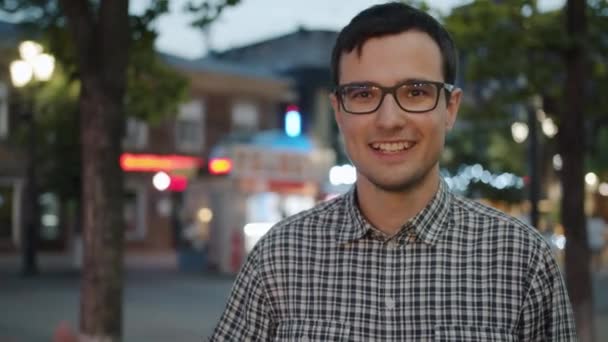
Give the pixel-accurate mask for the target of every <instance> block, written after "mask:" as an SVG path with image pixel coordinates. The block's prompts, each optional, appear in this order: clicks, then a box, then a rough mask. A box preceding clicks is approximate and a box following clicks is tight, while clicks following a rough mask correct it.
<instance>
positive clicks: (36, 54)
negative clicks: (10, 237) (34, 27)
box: [10, 41, 55, 275]
mask: <svg viewBox="0 0 608 342" xmlns="http://www.w3.org/2000/svg"><path fill="white" fill-rule="evenodd" d="M19 55H20V57H21V59H18V60H15V61H13V62H12V63H11V65H10V74H11V81H12V83H13V86H14V87H15V88H25V87H26V86H28V85H33V84H36V83H39V82H44V81H48V80H49V79H50V78H51V76H52V75H53V70H54V68H55V59H54V58H53V56H51V55H49V54H46V53H43V49H42V46H41V45H40V44H38V43H35V42H33V41H24V42H22V43H21V44H19ZM23 93H24V94H23V96H24V100H23V101H22V104H21V106H20V107H21V111H22V113H21V114H22V115H23V119H24V121H25V123H26V126H27V129H28V138H27V157H26V158H27V159H26V174H25V186H24V190H23V196H22V201H21V232H22V233H21V239H20V242H21V252H22V254H23V264H22V272H23V274H24V275H33V274H36V273H38V264H37V260H36V249H37V242H38V227H39V217H40V215H39V205H38V186H37V182H36V134H37V133H36V130H37V129H36V118H35V113H34V105H33V102H34V101H33V99H31V98H30V97H29V96H28V95H29V94H28V91H27V89H24V91H23Z"/></svg>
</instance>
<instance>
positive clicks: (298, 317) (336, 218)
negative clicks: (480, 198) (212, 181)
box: [211, 3, 576, 341]
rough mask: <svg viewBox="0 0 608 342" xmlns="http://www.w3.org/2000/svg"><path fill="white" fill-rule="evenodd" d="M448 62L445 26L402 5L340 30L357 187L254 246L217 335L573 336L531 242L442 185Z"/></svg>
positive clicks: (339, 86) (337, 64)
mask: <svg viewBox="0 0 608 342" xmlns="http://www.w3.org/2000/svg"><path fill="white" fill-rule="evenodd" d="M456 64H457V62H456V51H455V47H454V44H453V42H452V40H451V38H450V36H449V35H448V33H447V32H446V31H445V29H444V28H443V27H441V25H440V24H439V23H437V22H436V21H435V20H434V19H433V18H432V17H430V16H429V15H427V14H425V13H423V12H420V11H418V10H416V9H413V8H411V7H409V6H406V5H403V4H400V3H388V4H383V5H377V6H374V7H371V8H369V9H367V10H365V11H363V12H361V13H360V14H359V15H357V16H356V17H355V18H354V19H353V20H352V21H351V22H350V23H349V24H348V25H347V26H346V27H345V28H344V29H343V30H342V31H341V32H340V34H339V36H338V38H337V41H336V45H335V47H334V51H333V57H332V68H333V78H334V82H335V84H336V89H335V92H333V93H332V94H331V95H330V100H331V104H332V106H333V109H334V112H335V117H336V120H337V122H338V125H339V127H340V130H341V132H342V135H343V137H344V142H345V146H346V150H347V153H348V155H349V157H350V159H351V160H352V162H353V164H354V165H355V167H356V168H357V182H356V185H355V187H354V188H353V189H352V191H351V192H349V193H348V194H346V195H344V196H342V197H339V198H337V199H334V200H332V201H329V202H326V203H323V204H321V205H319V206H317V207H316V208H313V209H312V210H309V211H306V212H303V213H301V214H298V215H295V216H292V217H290V218H287V219H286V220H284V221H282V222H280V223H279V224H277V226H275V227H274V228H273V229H272V230H271V231H270V232H269V233H268V234H267V235H266V236H265V237H264V238H262V239H261V240H260V242H259V243H258V244H257V245H256V246H255V248H254V249H253V251H252V252H251V254H250V255H249V257H248V260H247V262H246V264H245V265H244V267H243V269H242V270H241V272H240V274H239V275H238V277H237V280H236V283H235V285H234V288H233V290H232V294H231V296H230V299H229V301H228V305H227V308H226V311H225V312H224V314H223V316H222V318H221V320H220V322H219V325H218V326H217V327H216V329H215V332H214V334H213V336H212V337H211V340H212V341H275V340H279V341H292V340H300V341H338V340H344V341H427V340H433V341H575V340H576V336H575V331H574V326H573V320H572V313H571V309H570V306H569V300H568V297H567V294H566V290H565V288H564V284H563V281H562V277H561V275H560V273H559V270H558V266H557V264H556V263H555V261H554V259H553V257H552V255H551V251H550V249H549V247H548V245H547V244H546V242H545V241H544V240H543V238H542V237H541V235H539V234H538V233H537V232H536V230H535V229H534V228H532V227H529V226H527V225H525V224H523V223H521V222H520V221H517V220H515V219H513V218H510V217H508V216H507V215H505V214H503V213H500V212H498V211H496V210H493V209H491V208H488V207H485V206H482V205H481V204H478V203H476V202H473V201H469V200H466V199H463V198H459V197H456V196H455V195H453V194H451V193H450V191H449V189H448V188H447V186H446V184H445V183H444V182H443V181H442V180H441V178H440V175H439V165H438V161H439V158H440V154H441V152H442V149H443V146H444V141H445V136H446V134H447V132H448V131H449V130H450V129H451V128H452V127H453V125H454V121H455V120H456V114H457V111H458V107H459V104H460V101H461V98H462V92H461V90H459V89H457V88H455V87H454V86H453V84H454V78H455V75H456Z"/></svg>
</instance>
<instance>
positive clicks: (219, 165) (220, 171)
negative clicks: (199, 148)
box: [209, 158, 232, 175]
mask: <svg viewBox="0 0 608 342" xmlns="http://www.w3.org/2000/svg"><path fill="white" fill-rule="evenodd" d="M231 170H232V160H230V159H228V158H213V159H211V161H210V162H209V172H210V173H211V174H212V175H226V174H229V173H230V171H231Z"/></svg>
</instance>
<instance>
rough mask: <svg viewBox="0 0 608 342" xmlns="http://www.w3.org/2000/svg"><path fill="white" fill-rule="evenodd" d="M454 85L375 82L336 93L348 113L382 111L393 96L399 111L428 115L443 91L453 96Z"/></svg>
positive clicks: (418, 82) (346, 88) (342, 88)
mask: <svg viewBox="0 0 608 342" xmlns="http://www.w3.org/2000/svg"><path fill="white" fill-rule="evenodd" d="M455 88H456V87H455V86H454V85H453V84H448V83H443V82H433V81H417V80H415V81H405V82H402V83H399V84H396V85H394V86H392V87H383V86H381V85H379V84H376V83H371V82H366V83H349V84H343V85H341V86H338V87H336V88H335V89H334V93H335V94H336V96H337V97H338V101H339V102H340V105H341V106H342V109H344V111H345V112H347V113H351V114H371V113H373V112H375V111H377V110H378V108H380V105H381V104H382V101H383V100H384V97H385V95H386V94H391V95H393V98H394V99H395V101H396V102H397V104H398V105H399V108H401V109H403V110H404V111H406V112H410V113H424V112H429V111H431V110H433V109H435V107H437V103H438V102H439V95H440V94H441V89H445V90H446V91H447V92H448V93H451V92H452V91H453V90H454V89H455Z"/></svg>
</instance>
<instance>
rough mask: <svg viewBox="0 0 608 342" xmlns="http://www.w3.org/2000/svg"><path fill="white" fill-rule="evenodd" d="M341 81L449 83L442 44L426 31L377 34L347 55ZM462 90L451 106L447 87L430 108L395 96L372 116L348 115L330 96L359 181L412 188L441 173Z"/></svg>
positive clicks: (394, 188)
mask: <svg viewBox="0 0 608 342" xmlns="http://www.w3.org/2000/svg"><path fill="white" fill-rule="evenodd" d="M339 75H340V84H341V85H343V84H350V83H366V82H373V83H377V84H379V85H382V86H385V87H389V86H393V85H395V84H397V83H400V82H403V81H407V80H426V81H438V82H444V78H443V73H442V58H441V52H440V50H439V46H438V45H437V44H436V43H435V41H434V40H433V39H432V38H431V37H430V36H429V35H427V34H426V33H422V32H419V31H406V32H404V33H400V34H395V35H389V36H383V37H378V38H372V39H370V40H368V41H367V42H366V43H365V44H364V45H363V48H362V50H361V55H359V54H358V53H357V50H356V49H355V50H353V51H352V52H350V53H343V54H342V57H341V60H340V69H339ZM460 97H461V92H460V90H455V91H454V92H453V93H452V96H451V98H450V101H449V102H448V103H447V104H446V100H445V91H444V90H441V95H440V97H439V101H438V103H437V107H436V108H435V109H433V110H431V111H429V112H424V113H408V112H406V111H404V110H403V109H401V108H400V107H399V105H398V104H397V103H396V102H395V99H394V98H393V96H391V95H386V96H385V98H384V100H383V102H382V105H381V106H380V107H379V108H378V109H377V110H376V111H375V112H373V113H371V114H362V115H355V114H350V113H347V112H345V111H344V110H343V108H342V107H341V106H340V105H339V102H338V98H337V97H336V95H335V94H332V95H331V96H330V99H331V103H332V107H333V109H334V112H335V116H336V121H337V122H338V126H339V127H340V130H341V132H342V134H343V137H344V142H345V145H346V152H347V153H348V156H349V157H350V159H351V161H352V162H353V164H354V165H355V167H356V168H357V173H358V175H357V176H358V182H369V183H371V184H372V185H374V186H376V187H378V188H380V189H383V190H387V191H391V192H394V191H406V190H408V189H411V188H413V187H416V185H420V184H422V183H423V182H424V181H425V180H429V179H430V177H432V176H433V175H437V176H438V172H439V166H438V161H439V158H440V155H441V152H442V150H443V145H444V141H445V135H446V133H447V131H449V130H450V129H451V128H452V126H453V124H454V121H455V119H456V113H457V111H458V106H459V104H460Z"/></svg>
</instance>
